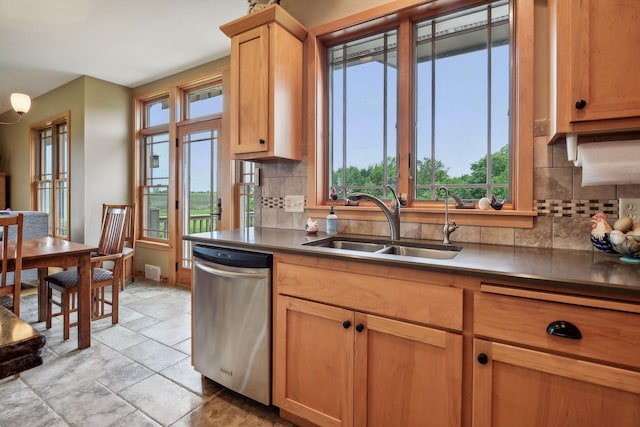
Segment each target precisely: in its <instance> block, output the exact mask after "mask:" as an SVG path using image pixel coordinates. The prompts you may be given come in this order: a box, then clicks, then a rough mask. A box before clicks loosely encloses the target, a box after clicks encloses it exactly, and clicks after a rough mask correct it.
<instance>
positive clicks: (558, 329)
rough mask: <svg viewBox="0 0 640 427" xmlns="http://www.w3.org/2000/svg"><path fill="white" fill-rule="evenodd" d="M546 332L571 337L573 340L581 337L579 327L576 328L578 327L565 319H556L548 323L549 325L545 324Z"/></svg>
mask: <svg viewBox="0 0 640 427" xmlns="http://www.w3.org/2000/svg"><path fill="white" fill-rule="evenodd" d="M547 333H548V334H549V335H555V336H557V337H562V338H571V339H574V340H579V339H580V338H582V333H580V329H578V327H577V326H576V325H574V324H573V323H571V322H567V321H566V320H556V321H555V322H551V323H549V326H547Z"/></svg>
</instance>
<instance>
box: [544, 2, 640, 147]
mask: <svg viewBox="0 0 640 427" xmlns="http://www.w3.org/2000/svg"><path fill="white" fill-rule="evenodd" d="M548 5H549V29H550V42H551V43H550V66H551V79H550V87H551V98H550V100H551V105H550V133H549V135H550V137H551V138H555V137H556V136H557V135H559V134H565V133H569V132H575V133H579V134H580V133H583V134H594V133H602V132H615V131H628V130H637V129H640V79H638V76H637V74H638V70H639V69H640V55H638V46H640V25H638V22H640V2H639V1H637V0H620V1H616V2H615V5H614V4H611V3H610V2H607V1H602V0H549V3H548Z"/></svg>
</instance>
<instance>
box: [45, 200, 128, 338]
mask: <svg viewBox="0 0 640 427" xmlns="http://www.w3.org/2000/svg"><path fill="white" fill-rule="evenodd" d="M127 221H129V209H128V207H124V208H108V209H106V210H105V213H104V215H103V219H102V232H101V235H100V242H99V244H98V251H97V253H95V254H92V255H91V270H92V275H91V276H92V277H91V297H92V300H93V306H92V312H91V319H92V320H96V319H102V318H104V317H109V316H111V323H112V324H116V323H118V293H119V286H118V284H119V280H120V275H121V273H122V248H123V246H124V229H125V226H126V224H127ZM106 261H112V262H113V263H114V267H113V270H108V269H106V268H103V263H104V262H106ZM78 279H79V277H78V271H77V270H76V269H74V270H66V271H61V272H59V273H55V274H50V275H48V276H47V277H45V279H44V280H45V282H46V283H47V299H48V302H47V324H46V327H47V329H50V328H51V320H52V318H53V317H55V316H59V315H62V316H63V319H64V320H63V338H64V339H65V340H67V339H69V328H70V327H71V326H75V325H77V322H74V323H71V322H70V317H71V312H73V311H76V310H77V307H76V298H75V297H76V295H77V293H78ZM109 287H111V299H110V300H108V299H107V295H106V293H105V290H106V289H107V288H109ZM54 290H55V291H57V292H59V293H60V299H59V300H58V301H56V300H55V299H54V298H53V291H54ZM53 305H57V306H59V307H60V312H59V313H55V314H54V313H53ZM106 305H111V311H110V312H106V311H105V306H106Z"/></svg>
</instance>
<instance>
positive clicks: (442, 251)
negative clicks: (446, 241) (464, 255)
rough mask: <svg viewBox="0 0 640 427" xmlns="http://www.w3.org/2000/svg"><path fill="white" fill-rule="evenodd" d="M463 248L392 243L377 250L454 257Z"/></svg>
mask: <svg viewBox="0 0 640 427" xmlns="http://www.w3.org/2000/svg"><path fill="white" fill-rule="evenodd" d="M461 249H462V248H460V247H458V246H445V245H443V246H442V247H441V248H437V249H434V248H418V247H412V246H403V245H392V246H387V247H385V248H383V249H381V250H379V251H377V252H378V253H382V254H389V255H401V256H412V257H418V258H431V259H453V258H455V257H456V255H458V253H459V252H460V250H461Z"/></svg>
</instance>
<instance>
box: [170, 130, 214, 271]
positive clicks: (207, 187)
mask: <svg viewBox="0 0 640 427" xmlns="http://www.w3.org/2000/svg"><path fill="white" fill-rule="evenodd" d="M219 133H220V120H210V121H207V122H202V123H198V124H195V125H188V126H184V127H181V129H180V132H179V138H178V139H179V141H180V159H181V161H180V165H181V169H182V170H181V173H180V175H179V176H181V177H182V179H181V181H182V182H181V185H180V189H181V191H180V198H179V203H178V214H177V218H179V222H180V224H179V225H178V230H180V233H179V236H182V235H184V234H193V233H201V232H210V231H216V230H219V229H220V219H221V214H222V210H221V203H222V201H221V197H220V194H219V188H218V162H219V160H220V159H219V152H218V150H219V144H218V137H219ZM176 246H178V247H180V248H181V253H180V254H178V255H179V256H178V258H177V259H178V260H180V262H179V268H178V276H183V275H187V274H190V271H191V270H190V269H191V242H188V241H184V240H183V241H182V244H181V245H176Z"/></svg>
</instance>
